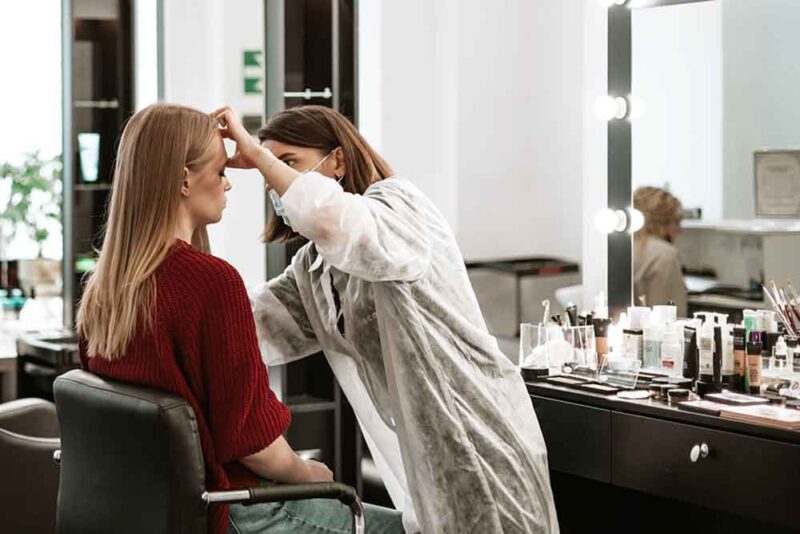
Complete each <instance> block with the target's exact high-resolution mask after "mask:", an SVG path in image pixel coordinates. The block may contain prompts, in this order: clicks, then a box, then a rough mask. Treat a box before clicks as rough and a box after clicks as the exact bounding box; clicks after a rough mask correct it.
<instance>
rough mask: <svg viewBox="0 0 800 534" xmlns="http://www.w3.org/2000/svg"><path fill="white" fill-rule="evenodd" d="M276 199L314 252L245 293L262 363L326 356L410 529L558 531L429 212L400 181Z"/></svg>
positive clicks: (506, 372)
mask: <svg viewBox="0 0 800 534" xmlns="http://www.w3.org/2000/svg"><path fill="white" fill-rule="evenodd" d="M282 202H283V204H284V208H285V210H286V214H287V215H288V216H289V219H290V221H291V223H292V226H293V228H294V229H295V230H296V231H297V232H299V233H300V234H301V235H303V236H305V237H307V238H308V239H310V240H311V243H308V244H307V245H305V246H304V247H303V248H302V249H300V251H299V252H298V253H297V254H296V256H295V257H294V259H293V261H292V264H291V265H290V266H289V267H288V268H287V269H286V271H285V272H284V273H283V274H282V275H281V276H279V277H277V278H275V279H273V280H271V281H269V282H268V283H264V284H261V285H260V286H259V287H256V288H254V289H253V290H252V292H251V299H252V304H253V311H254V314H255V318H256V324H257V327H258V331H259V338H260V342H261V347H262V352H263V355H264V358H265V361H266V363H267V364H268V365H279V364H283V363H287V362H290V361H293V360H296V359H299V358H303V357H305V356H308V355H311V354H313V353H315V352H318V351H320V350H322V351H324V353H325V355H326V357H327V359H328V362H329V363H330V365H331V368H332V369H333V372H334V373H335V375H336V378H337V380H338V381H339V383H340V385H341V387H342V390H343V391H344V393H345V395H346V396H347V398H348V400H349V401H350V403H351V404H352V406H353V409H354V411H355V414H356V417H357V418H358V421H359V423H360V425H361V428H362V430H363V433H364V435H365V437H366V441H367V445H368V446H369V448H370V451H371V452H372V455H373V458H374V459H375V462H376V465H377V467H378V468H379V469H380V471H381V474H382V476H383V479H384V482H385V484H386V486H387V489H388V491H389V493H390V495H391V497H392V500H393V501H394V503H395V505H396V506H397V507H398V509H400V510H403V512H404V524H405V526H406V530H407V532H412V531H416V530H418V529H421V531H422V532H424V533H440V532H441V533H452V534H465V533H473V532H474V533H481V534H489V533H500V532H504V533H517V532H519V533H523V532H524V533H531V532H542V533H552V532H558V522H557V518H556V512H555V507H554V503H553V496H552V492H551V489H550V477H549V473H548V467H547V453H546V450H545V444H544V439H543V438H542V433H541V431H540V429H539V424H538V421H537V420H536V415H535V413H534V411H533V407H532V405H531V400H530V397H529V396H528V392H527V390H526V388H525V385H524V383H523V381H522V379H521V378H520V376H519V373H518V371H517V369H516V368H515V366H514V365H513V364H512V363H511V361H510V360H509V359H508V358H507V357H506V356H505V355H504V354H502V353H501V352H500V350H499V348H498V345H497V341H496V340H495V339H494V338H493V337H492V336H491V335H490V334H489V333H488V331H487V329H486V325H485V323H484V321H483V317H482V316H481V313H480V310H479V308H478V303H477V300H476V298H475V295H474V292H473V290H472V286H471V285H470V282H469V279H468V278H467V272H466V268H465V266H464V260H463V259H462V256H461V253H460V252H459V249H458V246H457V245H456V241H455V238H454V236H453V234H452V232H451V231H450V229H449V227H448V225H447V223H446V222H445V220H444V218H443V217H442V215H441V214H440V213H439V212H438V210H437V209H436V208H435V207H434V206H433V204H432V203H431V202H430V201H429V200H428V199H427V198H426V197H425V196H424V195H423V194H422V193H421V192H420V191H419V189H417V188H416V187H415V186H414V185H412V184H411V183H410V182H408V181H405V180H402V179H399V178H389V179H387V180H383V181H380V182H377V183H376V184H374V185H372V186H371V187H370V188H369V189H368V190H367V191H366V193H365V194H364V195H363V196H361V195H353V194H350V193H345V192H344V191H343V190H342V188H341V186H339V184H338V183H337V182H336V181H335V180H332V179H330V178H326V177H324V176H322V175H320V174H318V173H315V172H310V173H305V174H301V175H300V176H299V177H298V178H297V179H296V180H295V181H294V183H293V184H292V186H291V187H290V188H289V190H288V191H287V192H286V193H285V194H284V195H283V197H282ZM335 294H336V295H335ZM337 297H338V305H337ZM342 316H343V320H344V335H342V334H341V333H340V331H339V328H338V327H337V322H338V320H339V318H340V317H342ZM409 496H410V500H411V502H409ZM415 514H416V517H415ZM417 525H418V527H417Z"/></svg>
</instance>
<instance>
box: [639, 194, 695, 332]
mask: <svg viewBox="0 0 800 534" xmlns="http://www.w3.org/2000/svg"><path fill="white" fill-rule="evenodd" d="M633 207H634V208H636V209H637V210H639V211H641V212H642V213H643V214H644V219H645V223H644V226H643V227H642V229H641V230H639V231H638V232H636V234H635V236H634V245H633V292H634V298H635V299H636V300H635V302H636V303H637V305H639V304H640V303H641V302H642V300H641V297H644V299H645V303H646V305H647V306H657V305H662V304H667V303H668V302H670V301H672V302H674V303H675V304H676V305H677V307H678V317H685V316H686V313H687V293H686V285H685V284H684V281H683V270H682V268H681V261H680V258H679V256H678V249H677V247H676V246H675V239H676V238H677V237H678V234H680V232H681V220H682V219H683V207H682V206H681V202H680V201H679V200H678V199H677V198H676V197H675V196H674V195H672V194H671V193H669V192H668V191H665V190H663V189H659V188H657V187H640V188H638V189H637V190H636V191H635V192H634V194H633Z"/></svg>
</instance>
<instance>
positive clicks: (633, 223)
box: [628, 207, 644, 234]
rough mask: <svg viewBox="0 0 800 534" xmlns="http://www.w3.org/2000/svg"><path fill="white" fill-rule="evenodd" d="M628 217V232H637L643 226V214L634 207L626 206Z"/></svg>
mask: <svg viewBox="0 0 800 534" xmlns="http://www.w3.org/2000/svg"><path fill="white" fill-rule="evenodd" d="M628 219H629V220H630V224H629V225H628V232H630V233H631V234H633V233H635V232H638V231H639V230H641V229H642V228H643V227H644V214H643V213H642V212H641V211H639V210H637V209H636V208H634V207H630V208H628Z"/></svg>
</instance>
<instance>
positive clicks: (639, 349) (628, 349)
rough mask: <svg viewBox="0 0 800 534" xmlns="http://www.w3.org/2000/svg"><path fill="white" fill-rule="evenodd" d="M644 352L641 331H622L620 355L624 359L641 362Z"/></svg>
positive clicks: (642, 333)
mask: <svg viewBox="0 0 800 534" xmlns="http://www.w3.org/2000/svg"><path fill="white" fill-rule="evenodd" d="M643 352H644V332H643V331H642V330H635V329H625V330H623V331H622V354H623V355H624V356H625V357H626V358H632V359H637V360H639V361H642V354H643Z"/></svg>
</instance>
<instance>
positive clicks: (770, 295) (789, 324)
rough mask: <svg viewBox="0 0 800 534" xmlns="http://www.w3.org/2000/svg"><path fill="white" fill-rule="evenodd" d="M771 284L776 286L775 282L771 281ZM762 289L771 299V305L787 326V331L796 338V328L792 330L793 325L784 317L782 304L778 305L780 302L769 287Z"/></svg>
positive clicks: (763, 286)
mask: <svg viewBox="0 0 800 534" xmlns="http://www.w3.org/2000/svg"><path fill="white" fill-rule="evenodd" d="M770 283H771V284H772V285H775V282H774V281H770ZM761 288H762V289H763V290H764V294H765V295H767V297H768V298H769V300H770V303H772V307H773V308H775V312H776V313H777V314H778V317H780V319H781V321H782V322H783V324H784V325H785V326H786V328H787V330H789V331H790V333H791V334H792V335H793V336H794V335H795V334H794V328H792V323H790V322H789V320H788V319H787V318H786V316H785V315H784V313H783V311H782V310H781V306H780V304H778V301H777V300H776V298H775V296H774V295H773V294H772V293H771V292H770V290H769V289H768V288H767V286H765V285H762V286H761Z"/></svg>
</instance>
